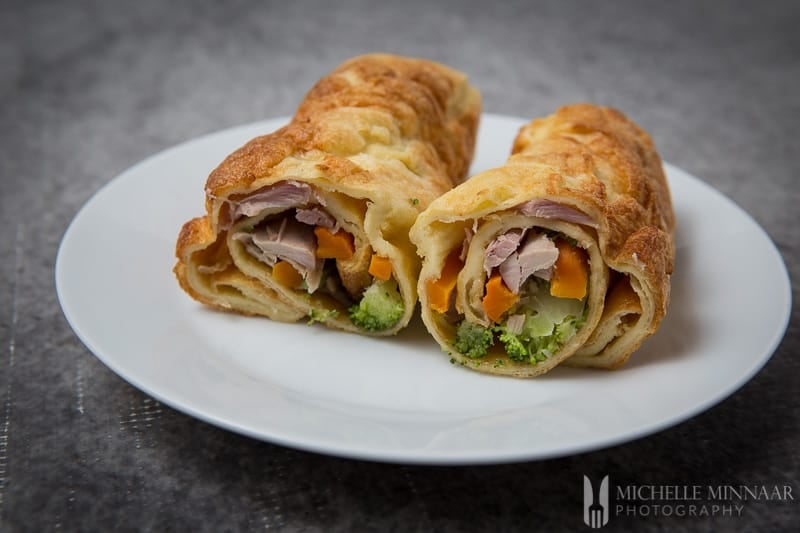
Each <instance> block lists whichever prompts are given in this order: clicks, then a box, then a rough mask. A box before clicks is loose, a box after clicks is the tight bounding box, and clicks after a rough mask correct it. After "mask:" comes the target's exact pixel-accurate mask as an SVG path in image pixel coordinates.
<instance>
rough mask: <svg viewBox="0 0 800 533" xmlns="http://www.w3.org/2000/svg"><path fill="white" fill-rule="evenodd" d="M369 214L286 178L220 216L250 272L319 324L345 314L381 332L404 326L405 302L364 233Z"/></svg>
mask: <svg viewBox="0 0 800 533" xmlns="http://www.w3.org/2000/svg"><path fill="white" fill-rule="evenodd" d="M365 208H366V207H365V204H364V202H363V201H360V200H355V199H353V198H350V197H347V196H345V195H343V194H340V193H336V192H330V191H324V190H321V189H318V188H316V187H315V186H313V185H311V184H308V183H305V182H300V181H294V180H285V181H280V182H277V183H274V184H272V185H269V186H267V187H263V188H261V189H259V190H257V191H255V192H252V193H249V194H247V195H244V196H241V197H236V196H234V197H231V198H229V200H228V202H227V208H226V209H224V210H222V211H221V213H220V218H221V219H223V222H222V227H224V228H227V232H228V234H227V241H228V248H229V250H230V252H231V256H232V258H233V260H234V262H236V264H237V266H238V267H239V268H240V269H241V270H242V272H243V273H245V274H247V275H249V276H253V277H255V278H258V279H262V280H264V281H265V282H268V283H270V284H271V285H272V286H273V287H275V288H276V289H278V290H280V291H281V292H284V293H285V294H287V295H290V296H292V297H298V296H302V297H303V298H305V299H307V301H309V302H310V303H311V304H312V312H311V314H310V321H312V322H314V321H316V322H325V321H326V320H329V319H331V318H341V317H342V315H346V316H348V317H349V319H350V320H351V321H352V323H353V324H354V325H355V326H356V327H358V328H360V329H362V330H365V331H370V332H378V331H383V330H386V329H389V328H391V327H392V326H394V325H395V324H396V323H397V322H398V321H399V320H400V318H401V317H402V316H403V313H404V304H403V299H402V297H401V295H400V292H399V289H398V285H397V281H396V279H395V277H394V272H393V267H392V262H391V259H390V258H388V257H385V256H381V255H379V254H377V253H375V251H374V250H373V249H372V247H371V246H370V245H369V242H367V238H366V236H365V235H364V231H363V220H364V212H365ZM200 268H202V269H205V270H206V271H209V270H211V271H213V270H214V269H224V268H226V265H225V264H224V263H223V264H220V265H216V266H215V265H211V266H203V267H200Z"/></svg>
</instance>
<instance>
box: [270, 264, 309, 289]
mask: <svg viewBox="0 0 800 533" xmlns="http://www.w3.org/2000/svg"><path fill="white" fill-rule="evenodd" d="M272 279H274V280H275V281H277V282H278V283H280V284H281V285H283V286H285V287H289V288H292V289H293V288H295V287H297V286H298V285H300V282H302V281H303V276H301V275H300V273H299V272H298V271H297V270H295V269H294V267H293V266H292V265H290V264H289V263H288V262H286V261H278V262H277V263H275V266H274V267H272Z"/></svg>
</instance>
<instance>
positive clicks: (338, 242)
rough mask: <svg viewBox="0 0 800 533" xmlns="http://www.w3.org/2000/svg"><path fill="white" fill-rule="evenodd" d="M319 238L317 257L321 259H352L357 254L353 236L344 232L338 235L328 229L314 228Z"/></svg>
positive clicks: (341, 231) (338, 232) (340, 231)
mask: <svg viewBox="0 0 800 533" xmlns="http://www.w3.org/2000/svg"><path fill="white" fill-rule="evenodd" d="M314 235H316V236H317V257H318V258H320V259H350V258H351V257H353V253H354V252H355V245H354V244H353V236H352V235H350V234H349V233H347V232H346V231H344V230H339V231H337V232H336V233H333V232H331V230H329V229H328V228H324V227H322V226H317V227H315V228H314Z"/></svg>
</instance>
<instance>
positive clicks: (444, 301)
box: [427, 248, 464, 313]
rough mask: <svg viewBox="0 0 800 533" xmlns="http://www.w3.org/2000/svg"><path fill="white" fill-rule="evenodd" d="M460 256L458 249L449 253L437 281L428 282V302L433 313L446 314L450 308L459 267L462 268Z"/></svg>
mask: <svg viewBox="0 0 800 533" xmlns="http://www.w3.org/2000/svg"><path fill="white" fill-rule="evenodd" d="M460 255H461V249H460V248H457V249H455V250H453V251H452V252H450V254H449V255H448V256H447V259H445V262H444V267H443V268H442V273H441V275H440V276H439V279H435V280H434V279H429V280H428V284H427V288H428V302H429V303H430V306H431V309H433V310H434V311H438V312H440V313H446V312H447V310H448V309H449V308H450V296H451V295H452V294H453V289H455V288H456V281H457V280H458V273H459V272H460V271H461V267H463V266H464V263H463V262H462V261H461V258H460V257H459V256H460Z"/></svg>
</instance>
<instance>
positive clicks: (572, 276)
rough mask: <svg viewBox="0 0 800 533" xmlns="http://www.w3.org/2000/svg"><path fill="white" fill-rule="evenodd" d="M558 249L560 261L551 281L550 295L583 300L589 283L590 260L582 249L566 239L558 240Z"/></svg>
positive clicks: (556, 265)
mask: <svg viewBox="0 0 800 533" xmlns="http://www.w3.org/2000/svg"><path fill="white" fill-rule="evenodd" d="M556 247H557V248H558V259H556V264H555V268H553V278H552V279H551V280H550V294H551V295H552V296H556V297H558V298H576V299H578V300H582V299H583V298H584V297H585V296H586V288H587V285H588V283H589V258H588V257H587V255H586V252H585V251H584V250H583V249H582V248H578V247H576V246H572V245H571V244H570V243H568V242H567V241H565V240H564V239H558V240H556Z"/></svg>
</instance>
